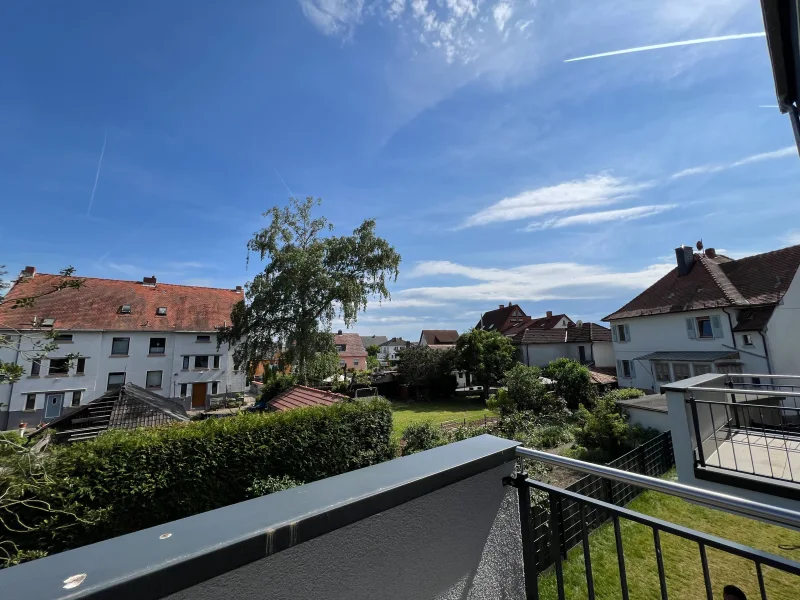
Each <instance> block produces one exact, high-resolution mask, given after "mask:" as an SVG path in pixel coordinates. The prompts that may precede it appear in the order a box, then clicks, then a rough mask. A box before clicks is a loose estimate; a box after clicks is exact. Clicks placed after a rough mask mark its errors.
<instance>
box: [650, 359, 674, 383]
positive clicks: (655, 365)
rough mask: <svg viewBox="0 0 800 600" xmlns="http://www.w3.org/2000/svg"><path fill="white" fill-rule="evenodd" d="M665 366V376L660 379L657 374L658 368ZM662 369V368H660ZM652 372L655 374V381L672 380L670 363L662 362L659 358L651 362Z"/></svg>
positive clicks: (668, 381) (667, 381)
mask: <svg viewBox="0 0 800 600" xmlns="http://www.w3.org/2000/svg"><path fill="white" fill-rule="evenodd" d="M660 367H666V378H665V379H662V378H661V377H660V376H659V368H660ZM662 370H663V369H662ZM653 373H654V374H655V376H656V381H657V382H659V383H670V382H671V381H672V369H670V365H669V363H668V362H664V361H661V360H658V361H654V362H653Z"/></svg>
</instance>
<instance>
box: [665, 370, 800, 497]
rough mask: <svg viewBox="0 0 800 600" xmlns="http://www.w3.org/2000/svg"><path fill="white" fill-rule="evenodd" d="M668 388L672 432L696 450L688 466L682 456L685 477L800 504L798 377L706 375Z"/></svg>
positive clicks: (679, 469) (689, 480)
mask: <svg viewBox="0 0 800 600" xmlns="http://www.w3.org/2000/svg"><path fill="white" fill-rule="evenodd" d="M664 389H666V390H667V401H668V409H669V412H670V426H671V429H672V432H673V438H675V437H676V435H678V436H679V437H680V438H681V439H685V440H686V442H687V443H686V445H685V447H686V448H688V449H689V450H690V451H691V455H690V456H687V460H685V461H684V469H683V473H681V462H680V461H679V459H678V456H677V455H676V461H677V462H678V472H679V476H681V480H682V481H683V480H684V479H686V480H687V481H688V482H692V481H693V480H699V481H702V482H709V483H710V484H712V485H722V486H726V487H731V488H737V489H740V490H742V491H743V493H745V494H750V495H751V497H753V498H754V499H759V500H761V499H763V497H764V495H768V496H772V497H779V498H781V499H783V500H782V502H784V505H786V506H790V507H793V508H796V509H798V508H800V376H797V375H764V374H749V373H741V374H724V375H719V374H707V375H703V376H700V377H694V378H692V379H687V380H685V381H680V382H677V383H672V384H669V385H667V386H666V387H665V388H664ZM681 408H683V410H681ZM673 411H674V414H673ZM679 445H680V444H679ZM689 461H691V468H689V464H688V463H689ZM690 470H691V473H689V471H690ZM787 503H788V504H787Z"/></svg>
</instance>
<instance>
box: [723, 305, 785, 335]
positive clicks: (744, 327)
mask: <svg viewBox="0 0 800 600" xmlns="http://www.w3.org/2000/svg"><path fill="white" fill-rule="evenodd" d="M774 310H775V305H774V304H773V305H771V306H759V307H757V308H745V309H744V310H741V311H739V317H738V319H737V322H736V327H734V328H733V330H734V331H763V330H764V328H765V327H766V326H767V322H768V321H769V319H770V317H771V316H772V312H773V311H774Z"/></svg>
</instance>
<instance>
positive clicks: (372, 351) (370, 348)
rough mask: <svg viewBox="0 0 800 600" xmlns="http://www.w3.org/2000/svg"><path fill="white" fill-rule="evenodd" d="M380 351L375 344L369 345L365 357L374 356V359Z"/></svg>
mask: <svg viewBox="0 0 800 600" xmlns="http://www.w3.org/2000/svg"><path fill="white" fill-rule="evenodd" d="M380 351H381V349H380V346H378V345H377V344H370V345H369V346H367V356H374V357H375V358H378V354H380Z"/></svg>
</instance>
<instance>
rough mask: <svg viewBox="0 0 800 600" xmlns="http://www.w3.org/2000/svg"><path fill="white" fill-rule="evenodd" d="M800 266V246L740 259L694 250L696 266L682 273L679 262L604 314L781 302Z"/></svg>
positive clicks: (618, 316) (616, 315)
mask: <svg viewBox="0 0 800 600" xmlns="http://www.w3.org/2000/svg"><path fill="white" fill-rule="evenodd" d="M799 266H800V246H791V247H789V248H783V249H781V250H775V251H773V252H765V253H764V254H756V255H755V256H748V257H747V258H740V259H739V260H730V259H728V258H727V257H717V258H715V259H713V260H712V259H709V258H708V257H706V256H704V255H700V254H695V255H694V263H693V267H692V270H691V271H689V273H688V274H687V275H685V276H684V277H678V269H677V268H675V269H673V270H672V271H670V272H669V273H667V274H666V275H664V277H662V278H661V279H659V280H658V281H657V282H655V283H654V284H653V285H651V286H650V287H649V288H647V289H646V290H645V291H644V292H642V293H641V294H639V295H638V296H636V297H635V298H634V299H633V300H631V301H630V302H628V303H627V304H626V305H625V306H623V307H622V308H620V309H619V310H617V311H616V312H614V313H612V314H610V315H608V316H607V317H605V318H604V319H603V320H604V321H611V320H614V319H627V318H632V317H642V316H646V315H659V314H666V313H675V312H684V311H687V310H700V309H704V308H720V307H725V306H739V307H747V306H757V305H764V304H775V303H776V302H778V301H779V300H780V299H781V298H782V297H783V295H784V294H785V293H786V290H787V289H789V284H790V283H791V282H792V278H793V277H794V276H795V273H796V272H797V269H798V267H799Z"/></svg>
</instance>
